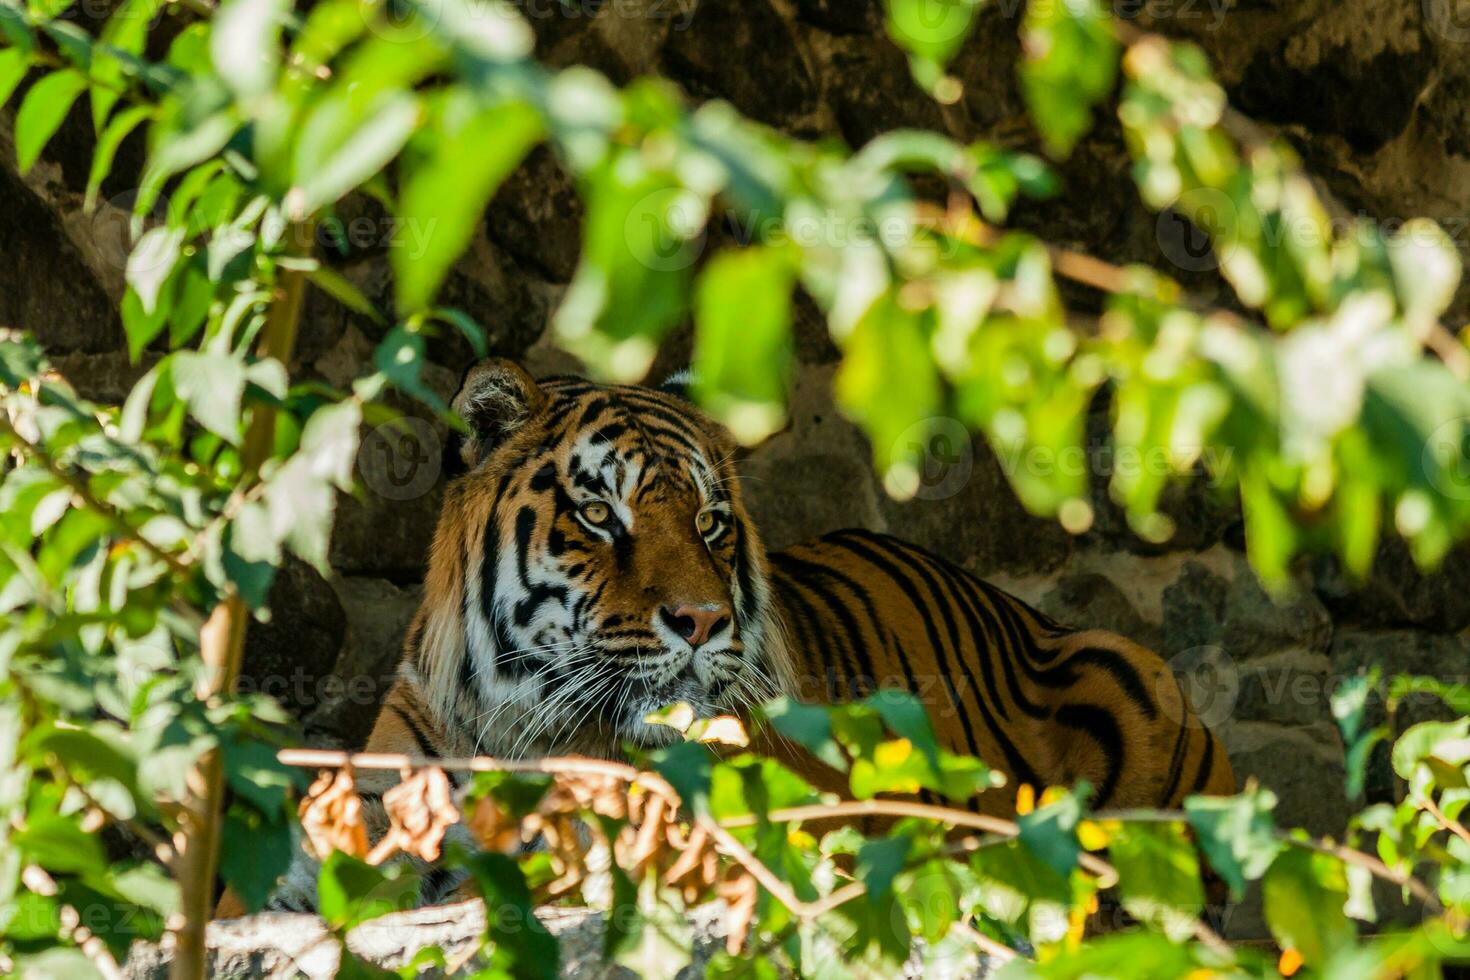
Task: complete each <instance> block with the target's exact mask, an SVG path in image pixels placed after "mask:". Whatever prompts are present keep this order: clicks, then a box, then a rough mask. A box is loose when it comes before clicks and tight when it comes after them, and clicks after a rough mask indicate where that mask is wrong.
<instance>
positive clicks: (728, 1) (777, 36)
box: [661, 0, 818, 126]
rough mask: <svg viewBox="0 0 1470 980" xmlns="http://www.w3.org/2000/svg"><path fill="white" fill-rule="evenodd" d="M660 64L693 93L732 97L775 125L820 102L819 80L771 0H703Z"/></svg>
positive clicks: (798, 116) (667, 47) (799, 116)
mask: <svg viewBox="0 0 1470 980" xmlns="http://www.w3.org/2000/svg"><path fill="white" fill-rule="evenodd" d="M733 52H739V54H738V56H732V53H733ZM661 67H662V69H663V71H664V73H665V74H667V75H668V76H669V77H670V78H673V79H674V80H676V81H679V82H681V83H683V85H684V87H685V88H686V89H687V90H688V92H689V94H690V95H692V96H693V97H695V98H697V99H708V98H722V99H728V100H729V101H731V102H733V103H734V104H735V106H736V108H738V109H740V111H741V112H743V113H745V114H746V115H748V116H750V117H751V118H753V119H758V120H760V121H761V122H766V123H770V124H772V125H775V126H780V125H789V124H793V123H798V122H800V121H802V120H803V119H804V118H805V117H806V116H808V115H809V114H810V113H811V112H813V111H814V110H815V109H816V108H817V91H818V89H817V83H816V82H815V80H814V79H813V78H812V75H811V71H810V69H809V68H808V66H807V63H806V59H805V57H803V54H802V51H801V50H800V49H799V48H798V47H797V44H796V39H795V38H794V37H793V36H792V33H791V29H790V28H789V27H788V26H787V24H786V22H785V21H784V20H782V18H781V15H780V14H778V13H777V12H776V10H775V8H774V7H772V6H771V4H770V3H769V0H699V4H698V6H697V7H696V8H695V10H694V13H693V15H692V17H690V19H689V22H688V26H687V27H685V28H684V29H682V30H676V31H670V32H669V37H668V41H667V43H666V44H665V45H664V51H663V63H662V66H661Z"/></svg>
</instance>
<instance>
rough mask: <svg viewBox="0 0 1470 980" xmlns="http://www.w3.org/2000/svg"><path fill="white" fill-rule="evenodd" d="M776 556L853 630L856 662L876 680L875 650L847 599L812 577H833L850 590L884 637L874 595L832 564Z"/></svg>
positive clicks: (788, 571) (807, 588) (786, 568)
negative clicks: (871, 649)
mask: <svg viewBox="0 0 1470 980" xmlns="http://www.w3.org/2000/svg"><path fill="white" fill-rule="evenodd" d="M775 560H776V561H777V562H779V563H780V564H781V565H783V566H785V568H784V570H785V571H786V573H787V574H788V575H789V576H790V577H792V578H796V577H797V573H798V572H799V573H801V576H802V577H801V578H800V579H799V581H800V582H801V584H802V586H803V587H805V588H806V590H807V591H808V592H811V593H812V594H813V595H816V596H819V597H821V598H822V599H823V600H824V601H825V602H826V604H827V605H828V606H829V607H831V608H832V609H833V610H834V611H835V612H836V613H837V615H838V617H839V618H840V619H842V620H843V625H844V626H845V627H846V628H847V629H848V630H849V631H850V632H851V634H852V640H853V654H854V655H855V656H856V658H857V659H856V663H855V666H856V668H857V669H858V671H859V672H860V673H862V674H863V676H865V677H868V678H871V679H872V680H874V681H876V680H877V676H878V675H877V668H875V667H874V666H873V657H872V654H871V652H870V651H869V649H868V644H867V641H866V639H865V638H864V636H863V633H862V629H861V628H860V627H859V626H858V623H857V620H856V619H855V618H854V617H853V615H852V613H851V611H849V610H848V608H847V605H846V604H845V603H843V602H842V601H841V600H840V599H838V598H837V597H836V596H834V595H833V594H832V593H829V592H824V591H822V590H820V589H819V588H818V586H817V583H816V582H815V581H813V579H817V578H825V579H828V580H831V581H832V582H835V583H837V584H838V585H841V586H842V587H843V588H845V589H847V591H849V592H851V593H852V595H853V597H854V598H855V599H857V601H858V602H860V603H861V604H862V607H863V611H864V612H865V613H866V614H867V617H868V621H869V622H870V623H871V624H872V626H873V634H874V635H875V636H876V637H877V638H878V639H879V640H880V641H881V640H882V638H883V618H882V617H881V616H879V615H878V609H877V607H876V606H874V605H873V597H872V595H870V594H869V592H868V590H867V589H866V588H865V587H864V586H863V584H862V583H861V582H858V581H857V580H856V579H854V578H852V577H851V576H849V575H846V574H844V573H843V572H840V571H838V570H837V569H835V568H830V567H828V566H826V565H821V564H818V563H817V562H812V561H807V560H806V559H804V558H797V557H795V556H793V555H789V554H782V555H777V556H776V559H775Z"/></svg>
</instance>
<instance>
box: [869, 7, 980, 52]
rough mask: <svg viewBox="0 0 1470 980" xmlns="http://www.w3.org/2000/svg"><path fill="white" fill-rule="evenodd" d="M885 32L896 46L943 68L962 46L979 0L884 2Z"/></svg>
mask: <svg viewBox="0 0 1470 980" xmlns="http://www.w3.org/2000/svg"><path fill="white" fill-rule="evenodd" d="M887 6H888V33H889V36H891V37H892V38H893V40H894V42H895V43H897V44H898V46H899V47H901V48H903V49H904V50H905V51H907V52H908V53H909V54H912V55H917V56H918V57H920V58H924V59H927V60H929V61H932V62H935V63H936V64H938V65H940V66H943V65H944V64H945V63H946V62H948V61H949V59H950V58H952V57H953V56H954V54H955V52H957V51H958V50H959V49H960V45H962V44H964V43H965V38H966V37H968V36H969V34H970V24H971V22H972V21H973V20H974V17H975V11H976V9H978V8H979V6H980V4H979V0H887Z"/></svg>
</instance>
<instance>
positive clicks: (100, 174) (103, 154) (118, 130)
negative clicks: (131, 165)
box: [0, 55, 153, 211]
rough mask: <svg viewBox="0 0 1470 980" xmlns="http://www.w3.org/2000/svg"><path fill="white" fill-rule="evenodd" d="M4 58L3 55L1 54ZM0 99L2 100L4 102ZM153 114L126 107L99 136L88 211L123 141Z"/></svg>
mask: <svg viewBox="0 0 1470 980" xmlns="http://www.w3.org/2000/svg"><path fill="white" fill-rule="evenodd" d="M0 58H3V55H0ZM0 92H3V82H0ZM3 101H4V100H3V99H0V102H3ZM152 115H153V110H152V108H150V107H149V106H133V107H132V108H129V109H124V110H123V111H122V112H120V113H118V114H117V115H116V116H114V117H113V118H112V120H111V121H110V122H108V124H107V128H106V129H104V130H103V131H102V135H101V136H99V137H97V148H96V149H94V150H93V151H92V169H91V171H90V172H89V173H88V174H87V196H86V202H85V205H84V206H85V207H86V209H87V210H88V211H90V210H92V209H93V208H95V207H96V206H97V195H98V194H99V193H100V192H101V190H102V182H103V181H104V180H106V179H107V175H108V174H109V173H111V172H112V161H113V159H114V158H115V157H116V156H117V150H118V147H119V146H121V145H122V141H123V140H125V139H127V137H128V134H129V133H131V132H132V131H133V130H135V129H137V128H138V124H139V123H141V122H143V121H144V120H145V119H148V118H149V117H150V116H152Z"/></svg>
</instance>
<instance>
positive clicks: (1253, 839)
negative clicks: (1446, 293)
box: [1184, 786, 1284, 899]
mask: <svg viewBox="0 0 1470 980" xmlns="http://www.w3.org/2000/svg"><path fill="white" fill-rule="evenodd" d="M1275 808H1276V794H1274V793H1272V792H1271V791H1270V790H1269V789H1263V788H1261V787H1259V786H1252V787H1249V788H1247V789H1246V791H1245V792H1243V793H1241V794H1240V795H1238V796H1191V797H1190V798H1189V799H1187V800H1185V801H1184V812H1185V813H1186V815H1187V816H1188V817H1189V825H1190V826H1191V827H1193V828H1194V832H1195V836H1196V838H1197V840H1198V841H1199V846H1200V849H1201V850H1203V851H1204V852H1205V856H1206V857H1207V858H1209V860H1210V866H1211V867H1212V868H1214V869H1215V873H1216V874H1218V875H1219V876H1220V877H1221V879H1223V880H1224V881H1225V883H1226V884H1227V885H1229V886H1230V891H1231V893H1232V894H1233V895H1234V896H1235V897H1236V898H1237V899H1239V898H1240V897H1241V896H1243V895H1244V894H1245V883H1246V882H1247V881H1254V880H1255V879H1257V878H1259V877H1260V876H1261V875H1263V874H1265V873H1266V869H1267V868H1269V867H1270V866H1271V862H1272V861H1274V860H1275V859H1276V855H1277V854H1278V853H1279V852H1280V850H1281V848H1282V847H1283V846H1284V845H1283V844H1282V843H1281V842H1280V841H1278V840H1277V839H1276V836H1275V833H1274V831H1275V822H1274V821H1273V820H1272V819H1271V814H1272V811H1273V810H1275Z"/></svg>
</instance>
